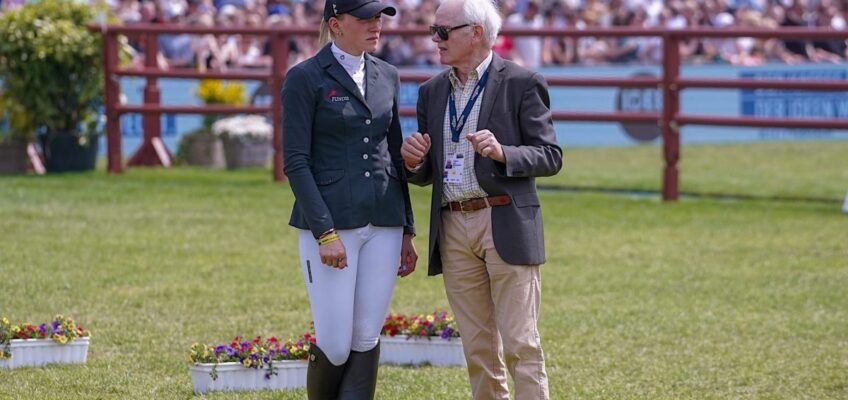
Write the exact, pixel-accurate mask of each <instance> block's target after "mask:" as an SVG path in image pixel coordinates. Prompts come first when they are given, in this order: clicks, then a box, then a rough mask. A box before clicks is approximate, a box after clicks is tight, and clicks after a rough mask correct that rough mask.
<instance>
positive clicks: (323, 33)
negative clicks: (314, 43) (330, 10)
mask: <svg viewBox="0 0 848 400" xmlns="http://www.w3.org/2000/svg"><path fill="white" fill-rule="evenodd" d="M320 29H321V30H320V33H319V34H318V47H324V45H326V44H327V43H330V40H332V36H333V35H332V31H330V24H328V23H327V21H325V20H324V19H321V28H320Z"/></svg>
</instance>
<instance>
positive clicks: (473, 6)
mask: <svg viewBox="0 0 848 400" xmlns="http://www.w3.org/2000/svg"><path fill="white" fill-rule="evenodd" d="M448 3H450V4H457V3H459V4H461V5H462V11H463V17H464V20H465V22H466V23H469V24H474V25H480V26H482V27H483V38H484V39H485V41H486V44H487V45H489V47H492V46H494V45H495V40H497V39H498V32H500V31H501V26H502V25H503V18H501V13H500V11H498V5H497V3H496V0H444V1H442V5H445V4H448Z"/></svg>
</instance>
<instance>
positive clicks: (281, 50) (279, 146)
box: [271, 32, 289, 182]
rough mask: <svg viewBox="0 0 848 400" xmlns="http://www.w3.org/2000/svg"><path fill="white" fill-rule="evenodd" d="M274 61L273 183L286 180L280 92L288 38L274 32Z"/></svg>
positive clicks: (285, 69) (285, 63)
mask: <svg viewBox="0 0 848 400" xmlns="http://www.w3.org/2000/svg"><path fill="white" fill-rule="evenodd" d="M271 40H272V46H273V47H272V49H271V52H272V55H273V59H274V63H273V67H272V71H271V119H272V121H271V122H272V124H273V126H274V143H273V146H274V181H277V182H282V181H285V180H286V176H285V174H284V172H283V101H282V98H281V97H280V92H281V91H282V90H283V80H284V79H285V76H286V71H287V70H288V58H289V37H288V36H286V35H284V34H282V33H279V32H275V33H274V34H273V35H272V36H271Z"/></svg>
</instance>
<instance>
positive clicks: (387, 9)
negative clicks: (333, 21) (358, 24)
mask: <svg viewBox="0 0 848 400" xmlns="http://www.w3.org/2000/svg"><path fill="white" fill-rule="evenodd" d="M380 13H383V14H386V15H388V16H394V15H395V14H397V10H395V8H394V7H392V6H387V5H385V4H382V3H380V2H379V1H377V0H326V2H325V3H324V21H329V20H330V18H332V17H335V16H338V15H339V14H350V15H353V16H354V17H356V18H359V19H368V18H374V16H376V15H377V14H380Z"/></svg>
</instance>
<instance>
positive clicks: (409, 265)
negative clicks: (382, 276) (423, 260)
mask: <svg viewBox="0 0 848 400" xmlns="http://www.w3.org/2000/svg"><path fill="white" fill-rule="evenodd" d="M417 262H418V251H416V250H415V244H413V243H412V235H403V242H401V245H400V267H399V268H398V276H399V277H401V278H403V277H405V276H407V275H409V274H411V273H412V272H413V271H415V263H417Z"/></svg>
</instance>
